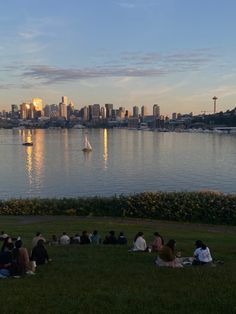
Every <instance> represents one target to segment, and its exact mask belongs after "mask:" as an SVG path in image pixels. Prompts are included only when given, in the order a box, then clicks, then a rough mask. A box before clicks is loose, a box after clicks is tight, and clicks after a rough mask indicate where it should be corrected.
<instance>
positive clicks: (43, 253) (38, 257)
mask: <svg viewBox="0 0 236 314" xmlns="http://www.w3.org/2000/svg"><path fill="white" fill-rule="evenodd" d="M30 259H31V261H35V262H36V265H43V264H47V263H48V262H50V261H51V259H49V256H48V252H47V250H46V249H45V247H44V241H43V240H39V241H38V243H37V245H36V246H35V247H34V248H33V250H32V254H31V258H30Z"/></svg>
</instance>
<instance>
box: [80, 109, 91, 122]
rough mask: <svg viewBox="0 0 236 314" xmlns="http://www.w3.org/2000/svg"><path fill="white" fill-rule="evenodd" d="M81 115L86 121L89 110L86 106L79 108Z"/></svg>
mask: <svg viewBox="0 0 236 314" xmlns="http://www.w3.org/2000/svg"><path fill="white" fill-rule="evenodd" d="M81 117H82V120H83V121H88V118H89V111H88V107H87V106H85V107H83V108H81Z"/></svg>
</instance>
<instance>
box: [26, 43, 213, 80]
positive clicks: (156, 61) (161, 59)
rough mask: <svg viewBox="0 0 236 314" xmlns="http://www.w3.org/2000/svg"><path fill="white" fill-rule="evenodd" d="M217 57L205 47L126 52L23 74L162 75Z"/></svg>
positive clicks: (77, 76) (31, 68)
mask: <svg viewBox="0 0 236 314" xmlns="http://www.w3.org/2000/svg"><path fill="white" fill-rule="evenodd" d="M216 59H217V56H216V55H215V54H214V53H212V52H211V51H209V50H204V49H201V50H200V49H199V50H195V51H189V52H179V53H174V54H166V55H163V54H160V53H159V52H152V53H123V54H122V55H121V57H120V59H119V61H120V62H122V64H119V62H114V63H113V64H112V63H111V64H109V65H107V64H106V65H101V66H95V67H91V68H78V67H73V68H72V67H71V68H62V67H56V66H54V67H52V66H48V65H32V66H29V67H27V68H26V69H25V71H24V72H23V74H22V75H23V77H25V78H32V79H36V80H39V81H40V82H41V83H42V84H55V83H59V82H67V81H72V80H85V79H92V78H106V77H121V78H124V77H162V76H165V75H171V74H174V73H179V72H187V71H198V70H200V69H201V68H202V67H203V66H205V65H209V64H211V63H212V62H213V61H215V60H216Z"/></svg>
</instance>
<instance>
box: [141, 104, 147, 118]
mask: <svg viewBox="0 0 236 314" xmlns="http://www.w3.org/2000/svg"><path fill="white" fill-rule="evenodd" d="M147 115H148V110H147V106H142V107H141V116H142V117H145V116H147Z"/></svg>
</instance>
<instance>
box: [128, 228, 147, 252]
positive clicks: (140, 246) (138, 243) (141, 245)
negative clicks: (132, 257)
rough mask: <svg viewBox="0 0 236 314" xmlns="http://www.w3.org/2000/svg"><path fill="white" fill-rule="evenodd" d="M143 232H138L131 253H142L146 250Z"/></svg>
mask: <svg viewBox="0 0 236 314" xmlns="http://www.w3.org/2000/svg"><path fill="white" fill-rule="evenodd" d="M143 236H144V234H143V232H138V233H137V235H136V236H135V238H134V246H133V249H132V251H141V252H144V251H146V250H147V243H146V241H145V239H144V237H143Z"/></svg>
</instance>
